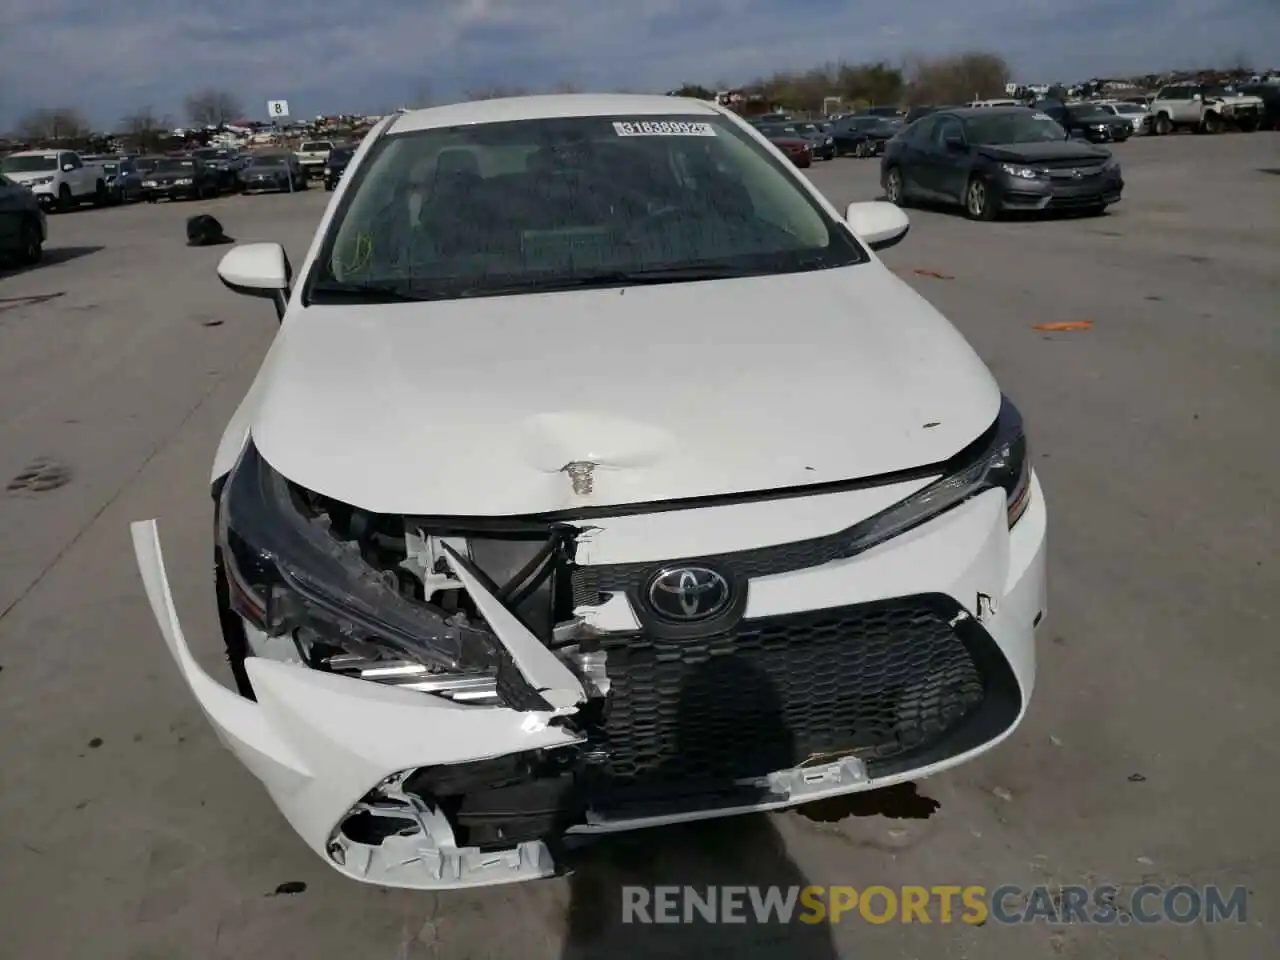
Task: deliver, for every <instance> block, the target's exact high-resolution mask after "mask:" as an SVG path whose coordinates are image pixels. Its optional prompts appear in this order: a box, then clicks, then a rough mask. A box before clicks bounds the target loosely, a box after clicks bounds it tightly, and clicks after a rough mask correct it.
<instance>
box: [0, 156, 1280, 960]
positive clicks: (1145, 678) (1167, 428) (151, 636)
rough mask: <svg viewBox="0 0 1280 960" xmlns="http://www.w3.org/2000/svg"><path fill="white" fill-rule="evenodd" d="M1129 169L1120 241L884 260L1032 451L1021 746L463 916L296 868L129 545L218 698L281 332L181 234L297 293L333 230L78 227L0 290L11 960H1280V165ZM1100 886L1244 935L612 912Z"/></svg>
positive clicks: (960, 235)
mask: <svg viewBox="0 0 1280 960" xmlns="http://www.w3.org/2000/svg"><path fill="white" fill-rule="evenodd" d="M1116 152H1117V153H1118V155H1119V156H1120V158H1121V160H1122V162H1123V164H1124V167H1125V173H1126V179H1127V181H1128V188H1127V190H1126V194H1125V199H1124V201H1123V202H1122V203H1121V204H1120V205H1119V206H1118V207H1116V208H1114V210H1113V211H1112V212H1111V213H1109V215H1107V216H1105V217H1101V218H1094V219H1055V220H1050V221H1021V220H1020V221H1015V222H997V223H991V224H986V223H970V222H968V221H966V220H965V219H963V217H962V216H960V215H959V214H958V213H948V212H943V211H936V210H927V211H911V217H912V224H913V225H912V230H911V233H910V235H909V236H908V237H907V239H906V240H905V241H904V242H903V243H902V244H900V245H899V246H898V247H896V248H894V249H892V250H890V251H888V252H886V254H885V259H886V261H887V262H888V263H889V264H890V265H891V266H893V267H895V268H896V269H897V270H898V272H899V273H900V275H901V276H902V278H903V279H904V280H905V281H906V282H907V283H910V284H911V285H912V286H914V287H915V288H916V289H917V290H919V291H920V292H921V293H922V294H923V295H924V296H925V297H927V298H928V299H929V300H930V301H932V302H933V303H934V304H935V305H937V306H938V307H939V308H940V309H941V310H942V311H943V312H944V313H945V314H946V315H947V316H949V317H950V318H951V320H952V321H953V322H954V323H955V324H957V326H958V327H959V328H960V329H961V330H962V331H963V332H964V334H965V335H966V336H967V337H968V338H969V339H970V340H971V342H972V343H973V344H974V345H975V347H976V348H977V350H978V351H979V353H980V354H981V355H982V356H983V357H984V358H985V360H986V361H987V363H988V364H989V365H990V366H991V368H992V370H993V371H994V373H995V374H996V376H997V377H998V378H999V380H1000V381H1001V383H1002V385H1003V387H1004V388H1005V390H1006V392H1007V393H1008V394H1010V395H1011V396H1012V397H1013V398H1014V400H1015V401H1016V402H1017V403H1018V404H1019V406H1020V407H1021V408H1022V410H1023V412H1024V414H1025V415H1026V418H1027V420H1028V423H1029V428H1030V431H1031V437H1032V445H1033V450H1034V456H1035V464H1036V467H1037V469H1038V470H1039V473H1040V477H1041V480H1042V482H1043V484H1044V488H1045V491H1046V496H1047V499H1048V503H1049V509H1050V534H1049V537H1050V540H1049V543H1050V546H1049V551H1050V553H1049V571H1050V604H1049V609H1048V612H1047V617H1046V620H1045V622H1044V624H1043V626H1042V628H1041V637H1040V648H1039V675H1038V683H1037V689H1036V693H1035V699H1034V703H1033V707H1032V711H1031V714H1030V716H1029V717H1028V719H1027V720H1026V722H1025V723H1024V724H1023V726H1022V727H1021V728H1020V729H1019V731H1018V732H1017V733H1016V735H1015V736H1014V737H1013V739H1012V740H1011V741H1010V742H1008V743H1006V744H1005V745H1004V746H1002V747H1001V748H999V749H997V750H996V751H994V752H992V753H990V754H988V755H986V756H985V757H984V758H982V759H980V760H979V761H977V762H974V763H972V764H970V765H967V766H964V767H961V768H959V769H958V770H955V771H953V772H950V773H947V774H944V775H940V776H938V777H936V778H933V779H930V780H927V781H924V782H922V783H920V784H918V785H916V786H914V787H912V788H910V789H900V790H894V791H888V792H885V793H883V794H871V795H865V796H861V797H856V798H853V799H851V800H849V801H847V802H843V803H838V804H831V803H828V804H824V805H822V806H820V807H812V808H801V809H798V810H795V811H791V812H788V813H785V814H781V815H774V816H768V817H748V818H741V819H737V820H732V821H724V822H720V823H716V824H710V825H701V826H694V827H687V828H679V829H669V830H659V831H648V832H644V833H642V834H637V835H633V836H631V837H629V838H619V839H618V840H615V841H610V842H606V843H603V844H600V845H598V846H596V847H594V848H592V849H591V850H589V851H587V852H585V853H584V854H583V856H582V861H581V863H579V864H578V866H577V870H576V872H575V873H574V875H573V876H571V877H567V878H563V879H557V880H549V881H543V882H540V883H537V884H532V885H523V886H518V887H508V888H491V889H486V890H476V891H463V892H454V893H446V894H440V895H430V894H422V893H414V892H406V891H388V890H385V889H378V888H372V887H367V886H363V885H359V884H356V883H353V882H352V881H349V880H346V879H344V878H343V877H341V876H339V875H338V874H337V873H335V872H333V871H332V870H330V869H329V868H328V867H327V866H325V865H324V864H323V863H322V862H321V861H320V860H319V859H317V858H316V857H315V856H314V855H313V854H312V853H311V852H310V851H308V850H307V849H306V848H305V847H304V846H303V844H302V843H301V841H300V840H298V839H297V837H296V836H295V835H294V833H293V832H292V830H291V829H290V828H289V827H288V826H287V824H286V823H285V822H284V821H283V819H282V818H281V817H280V816H279V814H278V813H277V812H276V811H275V808H274V807H273V806H272V804H271V803H270V801H269V800H268V799H267V797H266V795H265V793H264V792H263V791H262V790H261V789H260V787H259V786H258V784H257V782H256V781H255V780H254V779H253V778H252V777H251V775H250V774H249V773H248V772H247V771H245V770H244V769H243V768H242V767H241V766H240V765H239V764H238V762H237V761H236V760H235V759H234V758H233V757H232V756H231V755H230V754H229V753H228V752H226V751H225V750H224V749H223V748H222V746H221V745H220V744H219V742H218V741H217V739H216V738H215V736H214V735H213V733H212V731H211V729H210V728H209V727H208V725H207V724H206V723H205V721H204V718H203V716H202V715H201V714H200V713H199V711H198V709H197V707H196V705H195V703H194V701H193V700H192V698H191V697H190V695H189V694H188V692H187V690H186V689H185V688H184V687H183V685H182V683H181V681H180V679H179V676H178V673H177V671H176V669H175V667H174V665H173V663H172V662H171V661H170V659H169V656H168V654H167V653H166V651H165V648H164V645H163V642H162V640H161V638H160V635H159V633H158V631H157V629H156V626H155V624H154V622H153V620H152V617H151V613H150V610H149V608H148V606H147V603H146V599H145V597H144V595H143V592H142V587H141V583H140V581H139V577H138V574H137V571H136V569H135V567H134V561H133V557H132V552H131V549H130V544H129V537H128V524H129V522H130V521H133V520H138V519H146V518H150V517H159V518H160V521H161V535H162V538H163V542H164V546H165V549H166V553H167V560H168V566H169V573H170V578H171V582H172V585H173V588H174V592H175V598H176V602H177V606H178V610H179V613H180V614H181V616H182V620H183V625H184V627H185V629H186V631H187V633H188V635H189V637H190V639H191V641H192V644H193V646H194V647H195V648H196V649H197V650H198V651H199V652H200V653H201V654H202V656H203V659H204V661H205V663H206V664H207V665H209V666H210V667H211V668H212V669H213V670H214V671H215V672H216V675H218V676H220V677H223V678H224V679H229V678H228V674H227V671H226V670H225V667H224V666H222V665H220V663H219V638H218V636H217V630H216V625H215V621H214V616H213V603H212V590H211V576H210V563H209V561H210V551H211V530H210V511H211V502H210V499H209V492H208V490H209V487H208V481H209V467H210V463H211V461H212V457H213V451H214V448H215V445H216V442H217V439H218V437H219V435H220V433H221V431H222V428H223V426H224V425H225V423H226V421H227V420H228V418H229V417H230V415H231V413H232V411H233V410H234V408H235V406H236V405H237V403H238V402H239V400H240V398H241V396H242V395H243V394H244V392H245V390H246V388H247V387H248V385H249V383H250V380H251V379H252V377H253V374H254V372H255V370H256V368H257V364H258V363H259V361H260V359H261V357H262V355H263V352H264V350H265V349H266V347H267V345H268V344H269V342H270V340H271V337H272V335H273V332H274V329H275V319H274V315H273V313H272V310H271V307H270V305H269V304H268V303H267V302H265V301H256V300H251V299H247V298H244V297H237V296H235V295H233V294H231V293H229V292H228V291H226V290H225V289H223V288H222V287H221V285H220V284H219V282H218V280H217V277H216V275H215V272H214V268H215V265H216V263H217V261H218V259H219V258H220V257H221V256H222V254H223V253H224V252H225V249H226V248H218V247H214V248H201V249H192V248H188V247H186V246H185V233H184V226H183V224H184V220H185V218H186V217H188V216H190V215H191V214H193V213H195V212H197V211H208V212H212V213H214V214H215V215H216V216H217V217H218V218H219V219H221V220H222V222H223V224H224V225H225V227H226V229H227V231H228V232H229V233H230V234H231V235H232V236H233V237H234V238H235V239H236V240H238V241H253V240H278V241H281V242H283V243H284V244H285V246H286V248H287V249H288V251H289V253H290V255H291V257H292V258H293V260H294V262H295V263H298V262H300V261H301V259H302V257H303V254H304V252H305V249H306V245H307V244H308V242H309V239H310V234H311V231H312V230H313V229H314V228H315V225H316V222H317V219H318V217H319V215H320V213H321V211H322V209H323V205H324V203H325V202H326V200H327V199H328V197H329V195H328V194H325V193H323V192H322V191H320V190H318V189H315V190H312V191H309V192H306V193H301V194H297V195H283V196H263V197H248V198H245V197H229V198H224V199H221V200H216V201H210V202H205V203H187V204H182V203H177V204H162V205H157V206H147V205H135V206H129V207H124V208H115V209H104V210H84V211H80V212H75V213H70V214H65V215H60V216H56V217H51V218H50V233H51V238H50V244H49V247H48V249H47V260H46V263H45V264H44V265H42V266H40V267H38V268H36V269H32V270H26V271H23V272H12V271H11V272H0V730H2V731H3V734H0V958H5V960H7V958H14V960H27V958H32V960H34V958H40V960H61V958H75V960H82V958H83V960H205V958H208V960H214V958H228V960H230V958H237V960H239V958H258V957H271V958H273V960H289V958H306V960H327V958H343V960H346V958H359V960H374V958H377V960H383V958H385V960H425V958H448V960H454V958H464V957H486V958H502V960H505V958H512V960H517V958H518V960H541V958H566V957H590V956H627V957H633V958H645V957H658V956H696V957H698V958H699V960H703V958H710V957H714V956H722V955H723V956H727V957H735V958H737V957H752V956H760V957H764V956H768V957H788V958H798V960H825V958H835V957H842V958H852V957H876V958H880V957H886V958H897V957H902V958H906V957H928V958H931V960H932V958H969V960H986V958H991V960H997V958H999V960H1003V958H1007V957H1018V958H1020V960H1029V958H1034V957H1059V956H1065V957H1088V958H1095V957H1097V958H1120V957H1135V958H1158V957H1164V958H1184V957H1186V958H1207V960H1233V958H1240V960H1246V958H1247V960H1256V958H1260V957H1263V956H1265V955H1268V954H1274V952H1275V948H1276V946H1277V945H1278V944H1280V935H1278V934H1277V930H1278V929H1280V914H1278V913H1277V908H1278V907H1280V828H1277V826H1276V821H1275V820H1274V819H1273V817H1272V813H1273V810H1274V808H1273V804H1274V803H1275V799H1274V798H1275V797H1276V796H1277V786H1278V783H1280V772H1278V771H1280V762H1278V761H1280V756H1278V754H1280V746H1278V745H1280V723H1277V717H1280V707H1278V706H1277V699H1276V689H1277V685H1278V682H1280V629H1278V626H1280V625H1278V624H1277V621H1276V617H1275V614H1274V613H1273V608H1272V606H1271V604H1272V602H1274V600H1275V599H1276V596H1277V594H1278V593H1280V576H1278V574H1277V571H1278V569H1280V567H1278V565H1277V559H1278V558H1277V544H1278V543H1280V537H1278V536H1277V529H1276V502H1277V496H1276V491H1277V480H1276V478H1277V477H1278V476H1280V443H1278V442H1277V440H1276V438H1277V426H1276V424H1277V421H1278V420H1280V344H1278V337H1277V330H1280V270H1277V269H1276V264H1277V263H1280V175H1277V173H1280V134H1270V133H1258V134H1253V135H1227V136H1220V137H1197V136H1190V135H1188V136H1179V137H1174V138H1163V139H1158V140H1156V139H1146V140H1136V141H1132V142H1130V143H1127V144H1123V145H1121V146H1119V147H1118V148H1117V151H1116ZM877 166H878V165H877V163H876V162H875V161H863V160H854V159H843V160H838V161H833V162H830V163H823V164H818V165H816V166H814V167H813V168H812V170H811V171H810V174H809V175H810V176H811V178H812V179H813V181H814V182H815V183H817V184H818V185H819V186H820V187H821V188H822V189H823V190H824V191H825V192H826V193H827V194H828V195H829V196H830V197H831V198H832V200H833V201H835V202H837V203H838V204H844V203H847V202H849V201H851V200H867V199H873V198H875V197H876V196H878V194H879V188H878V185H877ZM802 308H803V305H802V304H797V309H802ZM778 321H779V322H780V323H781V322H785V318H784V317H779V318H778ZM884 321H885V322H886V323H892V322H893V317H891V316H888V317H885V318H884ZM1083 321H1088V325H1087V329H1073V330H1066V331H1056V332H1046V331H1040V330H1036V329H1034V328H1035V327H1036V325H1040V324H1045V323H1075V324H1077V325H1078V326H1085V324H1083V323H1082V322H1083ZM438 362H447V358H442V359H441V360H440V361H438ZM370 388H371V389H374V388H376V385H370ZM388 415H391V414H390V412H389V413H388ZM11 478H12V479H11ZM1107 882H1109V883H1114V884H1117V885H1119V886H1121V887H1122V888H1124V889H1132V888H1134V887H1136V886H1138V885H1141V884H1143V883H1153V884H1163V885H1172V884H1179V883H1189V884H1195V885H1201V886H1203V885H1209V884H1217V885H1220V886H1224V887H1234V886H1236V885H1245V886H1247V887H1248V888H1249V889H1250V891H1251V893H1250V899H1249V901H1248V910H1247V915H1246V917H1245V919H1244V922H1242V923H1237V922H1229V923H1221V924H1216V925H1212V924H1207V923H1194V924H1190V925H1186V926H1180V925H1176V924H1161V925H1154V926H1147V925H1143V924H1138V923H1136V922H1131V923H1127V924H1125V923H1117V924H1112V925H1088V924H1073V925H1066V926H1057V925H1050V924H1046V923H1042V922H1037V923H1029V924H1019V925H1004V924H1001V923H997V922H995V921H989V922H987V923H985V924H984V925H982V926H972V925H965V924H949V925H948V924H942V923H938V922H936V920H935V922H934V923H933V924H930V925H925V924H921V923H913V924H903V923H899V922H891V923H885V924H874V923H868V922H866V921H865V920H863V919H861V918H860V917H857V916H852V915H851V916H850V917H847V918H846V919H845V921H844V922H843V923H840V924H837V925H834V926H830V927H828V926H803V925H792V926H780V925H773V926H755V925H747V926H738V927H730V926H714V927H713V926H699V925H680V924H678V925H670V926H646V927H637V926H632V925H624V924H622V923H621V915H622V909H621V894H620V889H619V888H620V886H621V885H622V884H628V883H631V884H657V883H668V884H689V885H694V886H705V885H709V884H715V885H726V884H764V885H767V884H781V885H791V884H851V885H854V886H857V887H860V888H865V887H866V886H868V885H872V884H880V885H885V886H888V887H890V888H898V887H901V886H903V885H916V884H919V885H924V886H933V885H938V884H955V885H961V886H963V885H969V884H980V885H985V886H986V887H988V888H994V887H998V886H1000V885H1003V884H1015V885H1020V886H1022V887H1024V888H1029V887H1031V886H1033V885H1035V884H1048V885H1059V884H1082V885H1092V884H1098V883H1107Z"/></svg>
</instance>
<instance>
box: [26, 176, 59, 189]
mask: <svg viewBox="0 0 1280 960" xmlns="http://www.w3.org/2000/svg"><path fill="white" fill-rule="evenodd" d="M53 181H54V178H53V177H36V179H34V180H32V181H31V186H33V187H43V186H46V185H47V184H50V183H53Z"/></svg>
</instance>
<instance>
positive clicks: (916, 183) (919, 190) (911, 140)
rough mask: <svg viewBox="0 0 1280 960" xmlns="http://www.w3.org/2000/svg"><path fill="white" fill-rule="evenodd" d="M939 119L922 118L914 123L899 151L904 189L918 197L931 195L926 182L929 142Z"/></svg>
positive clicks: (903, 139) (905, 135) (904, 136)
mask: <svg viewBox="0 0 1280 960" xmlns="http://www.w3.org/2000/svg"><path fill="white" fill-rule="evenodd" d="M938 120H939V118H938V117H922V118H920V119H919V120H917V121H916V122H915V123H913V124H912V125H911V126H910V127H909V128H908V129H907V132H906V133H905V134H904V135H903V137H902V140H901V146H900V147H899V148H898V150H899V158H900V159H899V168H900V169H901V170H902V187H903V190H904V191H906V192H907V193H911V194H915V195H917V196H925V195H931V194H930V191H929V189H928V187H926V186H925V182H926V181H927V179H928V173H927V170H926V169H925V168H926V166H927V164H928V162H929V141H930V139H931V138H932V136H933V131H934V129H935V128H936V127H937V125H938Z"/></svg>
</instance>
